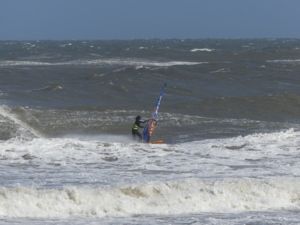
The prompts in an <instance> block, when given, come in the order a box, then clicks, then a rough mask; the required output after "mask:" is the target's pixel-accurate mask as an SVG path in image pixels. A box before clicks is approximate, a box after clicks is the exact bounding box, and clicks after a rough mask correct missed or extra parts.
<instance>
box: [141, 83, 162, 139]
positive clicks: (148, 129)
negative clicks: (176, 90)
mask: <svg viewBox="0 0 300 225" xmlns="http://www.w3.org/2000/svg"><path fill="white" fill-rule="evenodd" d="M166 86H167V84H166V83H165V84H164V85H163V86H162V88H161V90H160V94H159V97H158V99H157V101H156V104H155V109H154V111H153V113H152V117H151V119H149V120H148V122H147V124H146V126H145V127H144V130H143V141H144V142H146V143H149V142H150V138H151V136H152V135H153V132H154V130H155V128H156V125H157V121H158V110H159V107H160V103H161V100H162V98H163V96H164V92H165V88H166Z"/></svg>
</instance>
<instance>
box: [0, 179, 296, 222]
mask: <svg viewBox="0 0 300 225" xmlns="http://www.w3.org/2000/svg"><path fill="white" fill-rule="evenodd" d="M0 199H1V201H0V215H1V216H2V217H31V218H39V217H43V218H47V217H50V218H53V217H58V218H65V217H74V216H75V217H105V216H132V215H141V214H156V215H176V214H187V213H201V212H215V213H224V212H243V211H269V210H270V211H273V210H300V180H299V179H296V178H293V179H292V178H284V179H281V178H280V179H279V178H277V179H271V180H259V179H229V180H226V179H225V180H218V181H209V180H197V179H186V180H178V181H169V182H160V183H147V184H143V185H128V186H123V187H114V188H101V187H98V188H88V187H86V188H85V187H65V188H63V189H37V188H26V187H17V188H1V189H0Z"/></svg>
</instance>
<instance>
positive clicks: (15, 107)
mask: <svg viewBox="0 0 300 225" xmlns="http://www.w3.org/2000/svg"><path fill="white" fill-rule="evenodd" d="M299 49H300V41H299V40H294V39H272V40H268V39H261V40H217V39H216V40H134V41H19V42H15V41H2V42H0V78H1V82H0V101H1V106H0V128H1V129H0V140H1V141H0V224H20V223H21V224H222V225H223V224H300V216H299V211H300V177H299V175H300V162H299V159H300V153H299V150H300V149H299V144H300V130H299V122H300V120H299V115H300V105H299V101H300V98H299V94H300V77H299V72H300V63H299V62H300V60H299V59H300V51H299ZM164 82H166V83H167V88H166V93H165V96H164V98H163V99H162V103H161V108H160V112H159V124H158V127H157V129H156V132H155V133H154V136H153V140H158V139H163V140H164V142H165V143H164V144H145V143H141V142H139V141H138V140H135V139H133V138H132V137H131V126H132V123H133V122H134V118H135V117H136V116H137V115H141V116H142V118H143V119H147V118H149V117H150V116H151V113H152V110H153V109H154V104H155V101H156V98H157V97H158V94H159V91H160V87H161V86H162V84H163V83H164Z"/></svg>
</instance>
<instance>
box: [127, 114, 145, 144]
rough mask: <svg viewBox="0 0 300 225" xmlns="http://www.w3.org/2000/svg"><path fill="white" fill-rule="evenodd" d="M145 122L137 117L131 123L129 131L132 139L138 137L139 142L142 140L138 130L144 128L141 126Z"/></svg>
mask: <svg viewBox="0 0 300 225" xmlns="http://www.w3.org/2000/svg"><path fill="white" fill-rule="evenodd" d="M146 122H147V121H143V120H141V116H137V117H136V118H135V122H134V123H133V125H132V129H131V132H132V136H133V138H135V137H139V139H140V140H142V139H143V138H142V134H141V133H140V132H139V128H144V127H143V126H142V125H141V124H144V123H146Z"/></svg>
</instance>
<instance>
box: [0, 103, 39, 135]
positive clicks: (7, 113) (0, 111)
mask: <svg viewBox="0 0 300 225" xmlns="http://www.w3.org/2000/svg"><path fill="white" fill-rule="evenodd" d="M0 115H1V116H3V117H5V118H7V119H8V120H10V121H12V122H13V123H14V124H15V126H16V127H17V130H18V135H19V137H21V138H25V139H27V138H30V139H31V138H34V137H42V136H43V135H42V134H41V133H40V132H38V131H36V130H34V129H33V128H32V127H30V126H29V125H28V124H26V123H25V122H23V121H22V120H21V119H19V118H18V117H17V116H16V115H15V114H13V113H12V112H11V109H10V108H9V107H7V106H5V105H2V106H0Z"/></svg>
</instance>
